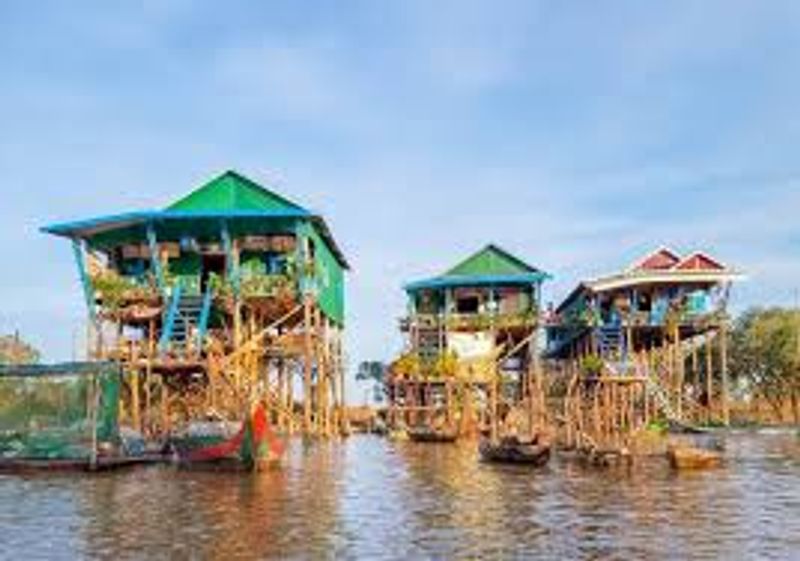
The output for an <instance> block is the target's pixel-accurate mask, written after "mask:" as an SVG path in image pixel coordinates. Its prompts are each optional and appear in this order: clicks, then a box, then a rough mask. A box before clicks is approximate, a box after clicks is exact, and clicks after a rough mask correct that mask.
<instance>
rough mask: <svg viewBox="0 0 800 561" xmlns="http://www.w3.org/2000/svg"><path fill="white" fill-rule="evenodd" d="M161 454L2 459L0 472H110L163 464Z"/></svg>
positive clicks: (163, 458) (163, 457)
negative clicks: (94, 457)
mask: <svg viewBox="0 0 800 561" xmlns="http://www.w3.org/2000/svg"><path fill="white" fill-rule="evenodd" d="M165 461H166V458H165V456H164V455H163V454H147V455H142V456H100V457H98V458H97V459H96V460H94V461H92V460H90V459H88V458H76V459H65V458H53V459H41V458H4V459H2V460H0V472H4V473H31V472H73V471H78V472H80V471H86V472H95V471H112V470H117V469H125V468H131V467H135V466H143V465H152V464H158V463H163V462H165Z"/></svg>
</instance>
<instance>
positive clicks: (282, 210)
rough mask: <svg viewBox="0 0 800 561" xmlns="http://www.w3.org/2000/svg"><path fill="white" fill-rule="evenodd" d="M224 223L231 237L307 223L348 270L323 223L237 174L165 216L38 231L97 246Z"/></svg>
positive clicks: (105, 219)
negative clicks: (152, 230) (151, 230)
mask: <svg viewBox="0 0 800 561" xmlns="http://www.w3.org/2000/svg"><path fill="white" fill-rule="evenodd" d="M221 220H225V221H227V222H229V223H230V224H231V228H232V230H233V231H237V232H240V233H244V232H246V231H250V230H252V231H253V232H254V233H262V230H266V229H269V228H268V227H266V226H265V225H266V224H268V225H270V226H272V227H274V226H276V225H277V226H280V228H279V229H280V230H281V231H283V229H284V227H285V224H286V223H287V221H292V220H306V221H308V222H310V223H311V224H313V226H314V228H315V229H316V230H317V232H319V234H320V236H321V237H322V239H323V240H324V241H325V243H326V244H327V245H328V246H329V247H330V249H331V251H332V252H333V254H334V255H335V257H336V260H337V261H338V262H339V263H340V265H341V266H342V267H344V268H345V269H349V267H350V266H349V264H348V263H347V260H346V259H345V257H344V254H343V253H342V251H341V249H340V248H339V246H338V245H337V243H336V241H335V240H334V238H333V235H332V234H331V232H330V229H329V228H328V225H327V223H326V222H325V220H324V219H323V218H322V217H321V216H319V215H316V214H313V213H312V212H310V211H308V210H306V209H305V208H303V207H301V206H299V205H297V204H295V203H293V202H292V201H290V200H288V199H286V198H284V197H282V196H280V195H278V194H277V193H274V192H272V191H270V190H269V189H266V188H265V187H262V186H261V185H259V184H258V183H256V182H255V181H252V180H250V179H248V178H246V177H244V176H243V175H240V174H239V173H236V172H235V171H230V170H229V171H226V172H224V173H223V174H222V175H220V176H218V177H216V178H214V179H212V180H211V181H209V182H208V183H206V184H204V185H202V186H201V187H199V188H198V189H196V190H194V191H193V192H191V193H189V194H188V195H187V196H185V197H183V198H182V199H180V200H178V201H176V202H175V203H173V204H172V205H170V206H168V207H167V208H166V209H164V210H145V211H135V212H128V213H124V214H115V215H109V216H100V217H95V218H90V219H87V220H78V221H72V222H62V223H58V224H51V225H49V226H46V227H44V228H42V230H43V231H44V232H47V233H49V234H54V235H57V236H63V237H67V238H77V239H85V240H90V241H92V242H95V243H99V244H100V245H114V244H120V243H129V242H132V241H136V240H142V239H144V237H145V233H146V226H147V225H148V224H149V225H152V226H153V227H154V228H155V230H156V232H157V234H158V236H159V238H163V237H164V236H168V237H169V238H170V239H172V238H175V237H178V238H179V237H180V236H181V235H183V234H189V233H197V232H202V233H205V234H208V233H210V234H211V235H213V234H214V232H218V231H219V223H220V221H221Z"/></svg>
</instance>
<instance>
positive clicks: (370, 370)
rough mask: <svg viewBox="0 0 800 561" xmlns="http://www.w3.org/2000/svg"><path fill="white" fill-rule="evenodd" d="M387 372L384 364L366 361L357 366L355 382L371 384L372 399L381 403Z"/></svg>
mask: <svg viewBox="0 0 800 561" xmlns="http://www.w3.org/2000/svg"><path fill="white" fill-rule="evenodd" d="M387 370H388V367H387V366H386V364H385V363H383V362H380V361H377V360H366V361H364V362H362V363H361V364H359V365H358V372H357V373H356V381H358V382H365V383H370V384H372V398H373V400H374V401H375V402H376V403H382V402H383V398H384V386H383V384H384V381H385V379H386V372H387Z"/></svg>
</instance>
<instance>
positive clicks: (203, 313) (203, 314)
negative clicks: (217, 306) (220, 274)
mask: <svg viewBox="0 0 800 561" xmlns="http://www.w3.org/2000/svg"><path fill="white" fill-rule="evenodd" d="M213 301H214V299H213V291H212V290H211V283H209V284H208V286H207V287H206V292H205V294H204V295H203V307H202V309H201V310H200V320H199V321H198V322H197V349H198V351H202V350H203V343H204V342H205V340H206V332H207V331H208V319H209V318H210V317H211V304H212V302H213Z"/></svg>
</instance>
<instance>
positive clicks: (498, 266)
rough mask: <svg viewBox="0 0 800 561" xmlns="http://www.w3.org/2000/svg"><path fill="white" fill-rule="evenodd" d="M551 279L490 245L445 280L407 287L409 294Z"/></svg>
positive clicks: (425, 281)
mask: <svg viewBox="0 0 800 561" xmlns="http://www.w3.org/2000/svg"><path fill="white" fill-rule="evenodd" d="M549 278H551V277H550V275H548V274H547V273H545V272H544V271H541V270H540V269H537V268H536V267H534V266H532V265H529V264H528V263H526V262H524V261H522V260H521V259H519V258H517V257H515V256H514V255H512V254H510V253H509V252H507V251H506V250H504V249H503V248H501V247H499V246H497V245H495V244H489V245H487V246H486V247H484V248H483V249H481V250H480V251H478V252H476V253H474V254H473V255H471V256H469V257H468V258H467V259H465V260H464V261H462V262H460V263H459V264H457V265H456V266H455V267H453V268H452V269H450V270H448V271H447V272H446V273H444V274H443V275H441V276H438V277H434V278H431V279H425V280H421V281H417V282H412V283H410V284H408V285H406V287H405V289H406V290H407V291H409V292H415V291H417V290H423V289H431V288H445V287H458V286H492V285H495V286H497V285H506V286H509V285H528V284H538V283H541V282H543V281H545V280H547V279H549Z"/></svg>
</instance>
